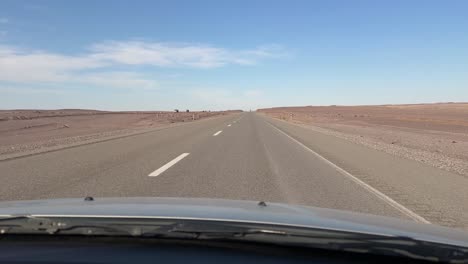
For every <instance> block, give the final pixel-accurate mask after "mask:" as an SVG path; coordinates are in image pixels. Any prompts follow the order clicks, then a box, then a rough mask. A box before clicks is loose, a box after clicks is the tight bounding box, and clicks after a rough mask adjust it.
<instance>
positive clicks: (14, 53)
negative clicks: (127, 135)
mask: <svg viewBox="0 0 468 264" xmlns="http://www.w3.org/2000/svg"><path fill="white" fill-rule="evenodd" d="M280 53H281V50H280V49H279V48H278V47H276V48H271V47H258V48H253V49H248V50H230V49H225V48H219V47H212V46H208V45H201V44H169V43H158V42H136V41H130V42H115V41H114V42H104V43H98V44H94V45H91V47H90V48H89V49H88V50H87V52H86V53H83V54H79V55H66V54H59V53H52V52H47V51H37V50H25V49H18V48H16V47H11V46H0V81H5V82H11V83H23V84H24V83H34V82H40V83H70V82H73V83H83V84H88V85H92V86H103V87H118V88H125V87H132V88H134V87H141V88H143V89H154V88H156V87H157V82H156V81H155V80H153V79H151V78H149V77H147V76H145V75H144V74H141V73H138V72H132V70H131V69H132V67H134V66H145V67H154V68H193V69H210V68H218V67H223V66H227V65H254V64H257V63H258V62H260V61H261V60H264V59H268V58H275V57H277V56H279V54H280ZM122 66H123V67H126V69H128V68H130V70H126V71H125V72H118V71H115V70H114V68H115V67H122Z"/></svg>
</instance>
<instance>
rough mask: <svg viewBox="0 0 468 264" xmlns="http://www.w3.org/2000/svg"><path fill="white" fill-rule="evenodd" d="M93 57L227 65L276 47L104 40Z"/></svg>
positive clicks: (256, 57)
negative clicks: (222, 46)
mask: <svg viewBox="0 0 468 264" xmlns="http://www.w3.org/2000/svg"><path fill="white" fill-rule="evenodd" d="M91 50H92V51H93V52H94V54H93V57H95V58H98V59H101V60H106V61H112V62H115V63H120V64H130V65H139V64H145V65H153V66H159V67H190V68H217V67H222V66H225V65H228V64H240V65H243V64H255V63H257V62H258V61H259V60H261V59H264V58H268V57H274V56H276V54H274V52H275V51H277V50H278V48H276V49H273V48H268V47H259V48H254V49H251V50H229V49H224V48H218V47H212V46H208V45H200V44H195V45H193V44H170V43H157V42H156V43H151V42H150V43H148V42H138V41H133V42H107V43H101V44H96V45H94V46H93V47H92V49H91Z"/></svg>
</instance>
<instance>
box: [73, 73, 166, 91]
mask: <svg viewBox="0 0 468 264" xmlns="http://www.w3.org/2000/svg"><path fill="white" fill-rule="evenodd" d="M73 82H75V83H83V84H89V85H92V86H98V87H115V88H130V89H145V90H154V89H157V88H158V83H157V82H156V81H154V80H150V79H145V77H144V76H142V75H140V74H137V73H134V72H105V73H92V74H85V75H83V76H78V77H76V78H75V79H74V80H73Z"/></svg>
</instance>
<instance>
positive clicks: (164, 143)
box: [0, 113, 468, 229]
mask: <svg viewBox="0 0 468 264" xmlns="http://www.w3.org/2000/svg"><path fill="white" fill-rule="evenodd" d="M0 177H1V183H2V184H1V185H0V200H25V199H45V198H68V197H85V196H94V197H104V196H105V197H127V196H132V197H135V196H169V197H208V198H226V199H248V200H263V201H271V202H284V203H293V204H302V205H310V206H316V207H325V208H335V209H342V210H349V211H356V212H363V213H370V214H377V215H385V216H393V217H399V218H405V219H409V220H415V221H419V222H426V223H427V222H431V223H434V224H440V225H445V226H451V227H458V228H463V229H467V228H468V179H467V178H465V177H463V176H460V175H458V174H453V173H450V172H446V171H442V170H439V169H436V168H433V167H429V166H427V165H424V164H422V163H419V162H416V161H411V160H406V159H403V158H399V157H396V156H392V155H390V154H387V153H384V152H380V151H378V150H374V149H370V148H366V147H364V146H361V145H357V144H354V143H352V142H349V141H346V140H343V139H339V138H336V137H333V136H330V135H325V134H321V133H319V132H316V131H312V130H309V129H307V128H305V127H300V126H296V125H293V124H289V123H286V122H285V121H281V120H276V119H272V118H268V117H265V116H263V115H262V114H258V113H242V114H231V115H228V116H222V117H219V118H215V119H210V120H204V121H200V122H193V123H187V124H183V125H181V126H177V127H171V128H167V129H162V130H158V131H154V132H151V133H146V134H141V135H135V136H130V137H125V138H120V139H115V140H110V141H105V142H99V143H95V144H90V145H83V146H78V147H74V148H68V149H62V150H58V151H53V152H47V153H42V154H38V155H32V156H28V157H23V158H16V159H11V160H6V161H0Z"/></svg>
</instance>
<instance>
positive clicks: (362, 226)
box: [0, 198, 468, 247]
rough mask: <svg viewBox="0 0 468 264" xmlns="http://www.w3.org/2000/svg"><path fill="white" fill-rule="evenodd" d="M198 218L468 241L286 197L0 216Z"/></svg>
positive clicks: (3, 208) (14, 206) (104, 204)
mask: <svg viewBox="0 0 468 264" xmlns="http://www.w3.org/2000/svg"><path fill="white" fill-rule="evenodd" d="M17 215H22V216H24V215H27V216H36V217H45V216H49V217H50V216H60V217H109V218H115V217H118V218H159V219H165V218H167V219H196V220H207V221H231V222H243V223H249V222H250V223H263V224H274V225H288V226H296V227H307V228H320V229H328V230H340V231H346V232H357V233H366V234H375V235H384V236H405V237H411V238H413V239H417V240H421V241H428V242H435V243H442V244H448V245H455V246H462V247H468V233H467V232H466V231H463V230H460V229H452V228H447V227H441V226H436V225H432V224H420V223H416V222H412V221H409V220H401V219H396V218H390V217H383V216H375V215H368V214H361V213H355V212H348V211H340V210H333V209H324V208H316V207H308V206H298V205H289V204H280V203H266V204H261V203H259V202H254V201H236V200H221V199H197V198H96V199H94V200H93V201H86V200H84V199H52V200H34V201H15V202H0V217H9V216H17Z"/></svg>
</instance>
